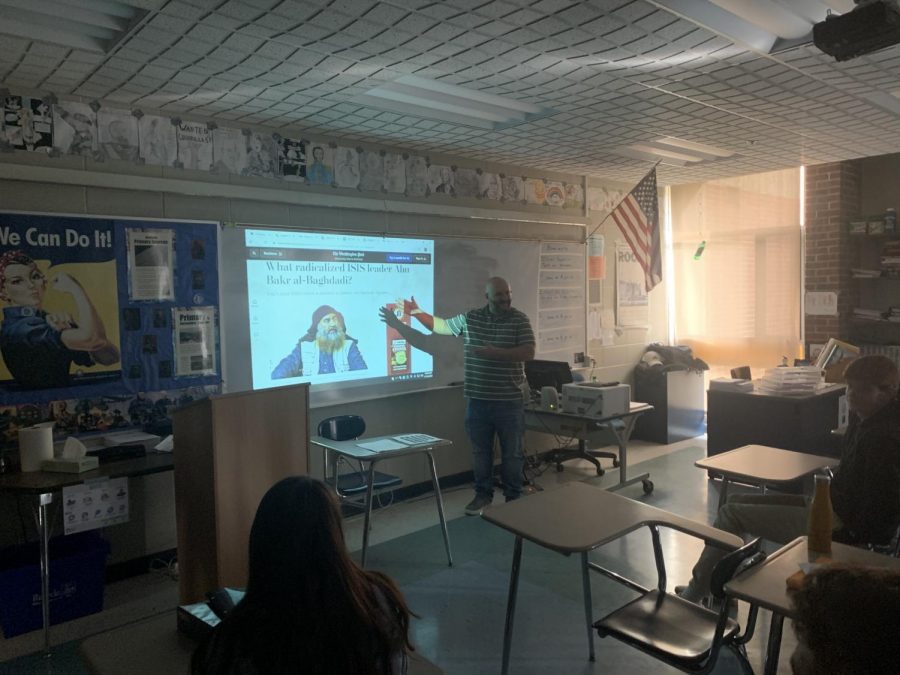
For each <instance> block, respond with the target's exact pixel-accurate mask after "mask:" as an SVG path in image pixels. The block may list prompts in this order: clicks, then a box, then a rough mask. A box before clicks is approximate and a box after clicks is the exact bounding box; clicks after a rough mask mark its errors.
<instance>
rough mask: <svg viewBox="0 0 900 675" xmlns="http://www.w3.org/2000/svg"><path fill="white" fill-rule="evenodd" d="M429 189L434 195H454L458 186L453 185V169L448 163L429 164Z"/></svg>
mask: <svg viewBox="0 0 900 675" xmlns="http://www.w3.org/2000/svg"><path fill="white" fill-rule="evenodd" d="M428 190H429V191H430V192H431V194H433V195H444V196H445V197H452V196H454V195H455V194H456V188H455V187H454V186H453V170H452V169H451V168H450V167H449V166H447V165H446V164H431V165H429V167H428Z"/></svg>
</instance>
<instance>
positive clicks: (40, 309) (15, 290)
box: [0, 212, 220, 424]
mask: <svg viewBox="0 0 900 675" xmlns="http://www.w3.org/2000/svg"><path fill="white" fill-rule="evenodd" d="M216 241H217V240H216V226H215V225H214V224H211V223H168V222H145V221H135V220H120V219H107V218H85V217H66V216H49V215H38V214H20V213H2V212H0V305H2V312H3V318H2V323H0V406H10V405H13V406H17V405H18V406H21V405H25V404H31V405H38V406H40V405H47V404H49V403H50V402H52V401H67V400H69V401H71V400H85V399H98V400H99V399H101V398H103V397H109V396H121V397H128V396H133V395H134V394H136V393H137V392H152V391H158V390H162V389H166V390H177V389H179V388H184V387H205V386H208V385H218V384H219V382H220V379H219V376H218V374H217V372H218V371H217V370H215V369H212V370H211V369H208V368H203V369H202V370H201V371H200V372H199V373H197V376H193V375H191V374H190V373H184V371H181V370H179V369H178V368H176V367H174V366H173V364H174V362H175V350H174V346H173V331H174V329H175V325H174V324H173V322H172V321H171V320H169V318H168V317H169V314H170V313H171V309H172V308H173V307H176V306H177V307H182V308H188V309H190V308H192V307H195V306H199V307H203V308H205V310H204V311H205V312H206V313H207V316H215V313H216V312H217V308H218V277H217V270H216V264H215V262H216V257H217V256H216V246H217V243H216ZM135 288H137V289H139V292H138V293H134V292H133V290H132V289H135ZM210 313H212V314H210ZM210 323H212V328H214V324H215V321H214V320H213V321H212V322H210V321H207V322H206V325H210ZM210 330H211V329H210ZM205 335H207V336H208V335H215V333H214V332H209V330H208V331H207V333H206V334H205ZM204 344H205V345H207V351H209V348H208V345H209V344H211V343H210V340H209V339H208V338H207V339H206V340H205V342H204ZM212 344H213V346H214V348H213V355H214V356H215V355H217V350H218V346H217V344H218V340H217V338H215V337H214V338H213V339H212ZM214 360H215V361H217V358H215V359H214ZM206 364H207V362H204V365H206ZM182 374H185V375H187V376H186V377H181V375H182ZM73 405H74V404H73ZM101 407H102V406H101ZM35 414H36V415H38V417H41V416H42V414H39V413H38V412H36V413H35ZM18 416H19V415H18V413H17V417H18ZM43 417H44V418H45V417H46V415H43ZM123 424H124V422H123Z"/></svg>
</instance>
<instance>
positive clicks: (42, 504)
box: [37, 492, 53, 656]
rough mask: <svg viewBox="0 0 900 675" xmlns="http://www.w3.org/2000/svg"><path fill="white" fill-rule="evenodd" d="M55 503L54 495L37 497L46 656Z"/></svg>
mask: <svg viewBox="0 0 900 675" xmlns="http://www.w3.org/2000/svg"><path fill="white" fill-rule="evenodd" d="M52 502H53V493H52V492H45V493H43V494H39V495H38V496H37V526H38V534H40V537H41V542H40V547H41V617H42V618H43V622H44V655H45V656H50V523H49V521H48V519H47V507H48V506H50V504H51V503H52Z"/></svg>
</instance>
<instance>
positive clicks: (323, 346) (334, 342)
mask: <svg viewBox="0 0 900 675" xmlns="http://www.w3.org/2000/svg"><path fill="white" fill-rule="evenodd" d="M329 332H333V333H334V337H331V338H329V337H326V336H325V335H319V336H318V337H316V344H317V345H318V346H319V351H323V352H325V353H326V354H334V352H338V351H340V350H341V349H343V348H344V343H345V342H346V341H347V334H346V333H343V332H341V331H329Z"/></svg>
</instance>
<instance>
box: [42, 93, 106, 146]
mask: <svg viewBox="0 0 900 675" xmlns="http://www.w3.org/2000/svg"><path fill="white" fill-rule="evenodd" d="M53 147H54V148H56V149H57V150H59V151H60V152H61V153H62V154H64V155H82V156H84V157H92V156H93V155H94V153H95V152H97V150H98V145H97V113H95V112H94V110H93V108H91V107H90V106H89V105H87V104H85V103H68V102H67V103H63V104H61V103H57V104H56V105H54V106H53Z"/></svg>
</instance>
